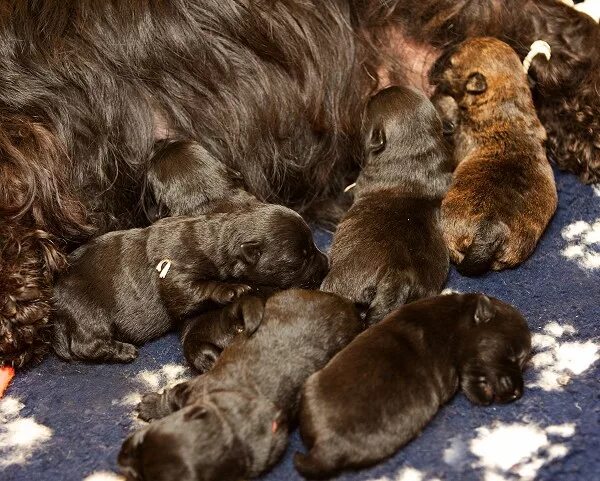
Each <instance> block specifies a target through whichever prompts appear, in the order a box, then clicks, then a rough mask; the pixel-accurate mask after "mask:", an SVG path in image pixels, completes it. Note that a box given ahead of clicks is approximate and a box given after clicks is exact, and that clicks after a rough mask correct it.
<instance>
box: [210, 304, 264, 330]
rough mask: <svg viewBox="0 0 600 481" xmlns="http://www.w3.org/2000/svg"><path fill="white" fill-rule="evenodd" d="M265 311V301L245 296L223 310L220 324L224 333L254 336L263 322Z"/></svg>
mask: <svg viewBox="0 0 600 481" xmlns="http://www.w3.org/2000/svg"><path fill="white" fill-rule="evenodd" d="M264 311H265V299H264V298H260V297H256V296H245V297H242V298H240V299H238V300H237V301H235V302H233V303H232V304H229V305H228V306H226V307H225V308H223V309H222V310H221V316H220V322H221V325H222V328H223V331H224V332H227V333H229V334H231V335H232V336H235V335H237V334H242V333H243V334H245V335H246V336H250V335H252V334H253V333H254V332H255V331H256V330H257V329H258V326H259V325H260V323H261V322H262V318H263V314H264Z"/></svg>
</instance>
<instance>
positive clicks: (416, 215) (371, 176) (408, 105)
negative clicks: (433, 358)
mask: <svg viewBox="0 0 600 481" xmlns="http://www.w3.org/2000/svg"><path fill="white" fill-rule="evenodd" d="M363 139H364V149H365V158H366V160H365V166H364V167H363V170H362V172H361V174H360V176H359V177H358V179H357V182H356V187H355V188H354V189H353V192H354V203H353V204H352V207H351V208H350V210H349V211H348V213H347V214H346V216H345V217H344V218H343V220H342V222H341V223H340V225H339V226H338V228H337V231H336V233H335V236H334V239H333V244H332V247H331V251H330V257H331V270H330V272H329V274H328V275H327V277H326V278H325V280H324V281H323V284H322V285H321V289H323V290H325V291H330V292H335V293H337V294H339V295H343V296H345V297H347V298H349V299H351V300H352V301H354V302H356V303H358V304H361V305H364V306H368V307H369V310H368V312H367V320H368V322H369V323H374V322H377V321H379V320H381V319H382V318H383V317H384V316H385V315H386V314H387V313H388V312H390V311H391V310H393V309H395V308H397V307H399V306H400V305H402V304H404V303H406V302H411V301H414V300H416V299H420V298H422V297H427V296H432V295H435V294H437V293H439V291H440V290H441V289H442V287H443V284H444V282H445V280H446V276H447V274H448V263H449V261H448V251H447V248H446V245H445V243H444V239H443V236H442V231H441V228H440V223H439V217H440V205H441V201H442V198H443V196H444V193H445V192H446V189H447V188H448V186H449V185H450V182H451V179H452V174H451V169H452V166H451V162H450V158H449V155H448V149H447V146H446V145H445V142H444V139H443V134H442V123H441V121H440V118H439V117H438V115H437V113H436V110H435V108H434V107H433V105H432V104H431V102H430V101H429V100H428V99H427V98H426V97H425V96H424V95H423V94H422V93H420V92H419V91H417V90H415V89H412V88H408V87H390V88H388V89H385V90H382V91H381V92H379V93H378V94H377V95H375V96H374V97H373V98H372V99H371V101H370V102H369V104H368V107H367V112H366V115H365V121H364V132H363Z"/></svg>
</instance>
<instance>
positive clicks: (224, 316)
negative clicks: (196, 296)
mask: <svg viewBox="0 0 600 481" xmlns="http://www.w3.org/2000/svg"><path fill="white" fill-rule="evenodd" d="M275 291H277V289H274V288H269V287H264V286H259V287H255V288H254V289H253V291H252V294H251V295H250V296H249V298H251V299H253V300H251V301H248V302H236V303H234V304H230V305H228V306H226V307H223V308H221V309H213V310H211V311H208V312H205V313H203V314H200V315H198V316H194V317H190V318H188V319H186V320H185V322H184V323H183V327H182V329H181V344H182V346H183V355H184V356H185V359H186V361H187V362H188V363H189V364H190V365H191V366H193V367H194V368H195V369H196V370H197V371H198V372H200V373H201V374H202V373H204V372H206V371H208V370H210V369H211V368H212V367H213V365H214V363H215V362H216V360H217V358H218V357H219V355H220V354H221V352H222V351H223V349H225V348H226V347H227V346H229V344H231V343H232V342H233V341H234V340H235V339H236V338H237V337H238V336H239V335H242V334H243V335H244V336H250V335H251V334H252V333H253V332H254V331H255V330H256V328H257V327H258V324H256V323H251V324H250V325H248V319H249V317H248V315H247V312H246V310H247V309H248V307H252V303H253V302H256V301H257V300H258V301H259V300H260V299H262V300H263V301H264V300H266V299H267V297H268V296H269V295H271V294H273V293H274V292H275ZM245 297H246V296H244V297H243V298H240V300H242V299H244V298H245Z"/></svg>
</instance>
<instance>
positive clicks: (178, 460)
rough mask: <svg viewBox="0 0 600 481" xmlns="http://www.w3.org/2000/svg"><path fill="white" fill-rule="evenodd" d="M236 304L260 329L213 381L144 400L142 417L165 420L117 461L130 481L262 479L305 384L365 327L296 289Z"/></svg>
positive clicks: (227, 353) (281, 446)
mask: <svg viewBox="0 0 600 481" xmlns="http://www.w3.org/2000/svg"><path fill="white" fill-rule="evenodd" d="M236 303H237V304H242V305H243V306H242V308H241V310H240V312H242V313H243V317H244V322H245V323H246V324H250V325H257V324H260V325H259V327H258V329H257V330H256V332H255V333H254V334H253V335H252V336H251V337H249V338H246V339H238V340H236V341H234V342H233V343H232V344H231V345H230V346H229V347H228V348H226V349H225V350H224V351H223V354H222V355H221V357H219V359H218V360H217V362H216V364H215V366H214V367H213V369H212V370H211V371H209V372H208V373H206V374H204V375H202V376H198V377H196V378H195V379H193V380H191V381H188V382H185V383H182V384H178V385H177V386H175V387H174V388H172V389H170V390H167V391H165V392H164V393H163V394H149V395H146V396H144V397H143V398H142V402H141V404H140V408H139V409H140V417H141V418H142V419H145V420H150V419H158V418H162V419H159V420H158V421H155V422H152V423H150V424H149V425H148V426H147V427H145V428H143V429H142V430H140V431H138V432H136V433H135V434H133V435H132V436H130V437H129V438H128V439H127V440H126V441H125V443H124V444H123V447H122V449H121V452H120V454H119V459H118V461H119V465H120V466H121V469H122V471H123V473H124V474H125V475H126V477H127V479H128V480H147V481H150V480H151V481H161V480H165V481H166V480H174V479H176V480H178V481H192V480H202V481H238V480H241V479H247V478H253V477H256V476H258V475H259V474H261V473H262V472H264V471H265V470H266V469H268V468H270V467H271V466H273V465H274V464H275V462H276V461H277V460H278V459H279V457H280V456H281V455H282V454H283V452H284V450H285V447H286V444H287V436H288V427H287V421H288V420H291V419H293V418H294V417H295V415H296V411H297V407H298V404H299V392H300V389H301V387H302V385H303V384H304V382H305V381H306V379H307V378H308V376H310V375H311V374H312V373H314V372H315V371H317V370H318V369H320V368H322V367H323V366H325V364H326V363H327V362H328V361H329V360H330V359H331V357H333V356H334V355H335V353H337V352H338V351H339V350H340V349H342V348H344V347H345V346H346V345H347V344H348V343H349V342H350V341H351V340H352V339H353V338H354V337H355V336H356V335H358V334H359V332H360V331H361V330H362V327H363V323H362V321H361V319H360V316H359V315H358V313H357V311H356V309H355V307H354V306H353V305H352V303H351V302H349V301H348V300H346V299H343V298H341V297H339V296H336V295H335V294H330V293H325V292H319V291H305V290H299V289H293V290H288V291H284V292H279V293H277V294H275V295H273V296H272V297H270V298H269V299H268V300H267V301H266V303H264V301H261V300H260V299H258V298H253V297H247V298H245V299H240V300H238V301H236ZM246 304H248V305H246ZM249 318H250V319H249ZM259 319H260V321H259Z"/></svg>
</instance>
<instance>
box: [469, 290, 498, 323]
mask: <svg viewBox="0 0 600 481" xmlns="http://www.w3.org/2000/svg"><path fill="white" fill-rule="evenodd" d="M495 313H496V309H495V308H494V305H493V304H492V301H491V300H490V298H489V297H487V296H485V295H483V294H480V295H479V296H477V306H476V307H475V314H474V316H473V318H474V320H475V324H482V323H484V322H489V321H491V320H492V319H493V318H494V314H495Z"/></svg>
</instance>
